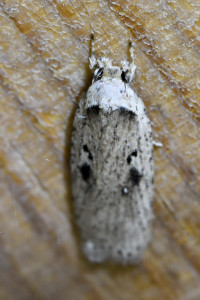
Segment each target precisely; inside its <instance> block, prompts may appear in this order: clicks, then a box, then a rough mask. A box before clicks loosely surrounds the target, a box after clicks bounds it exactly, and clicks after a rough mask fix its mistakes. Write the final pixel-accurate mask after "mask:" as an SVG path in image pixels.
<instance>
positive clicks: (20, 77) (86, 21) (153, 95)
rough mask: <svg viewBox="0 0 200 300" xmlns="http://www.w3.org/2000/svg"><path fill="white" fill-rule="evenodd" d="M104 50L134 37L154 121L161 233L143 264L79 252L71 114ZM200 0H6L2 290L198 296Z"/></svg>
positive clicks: (128, 298) (1, 97)
mask: <svg viewBox="0 0 200 300" xmlns="http://www.w3.org/2000/svg"><path fill="white" fill-rule="evenodd" d="M92 30H93V31H94V32H95V37H96V53H97V54H98V55H99V56H100V55H104V56H108V57H110V58H112V59H113V61H114V62H115V63H116V64H118V63H120V61H121V60H124V59H126V58H127V56H128V40H129V39H130V38H131V39H132V41H133V45H134V52H135V64H136V65H137V70H136V77H135V80H134V82H133V83H132V87H133V88H134V89H135V91H136V92H137V93H138V95H139V96H140V97H141V98H142V99H143V101H144V103H145V105H146V108H147V111H148V115H149V117H150V119H151V121H152V126H153V134H154V140H155V141H156V142H159V143H162V144H163V146H162V147H155V151H154V158H155V197H154V211H155V220H154V230H153V240H152V243H151V245H150V247H149V248H148V250H147V251H146V253H145V256H144V259H143V261H142V262H141V263H140V264H139V265H137V266H126V267H123V266H118V265H110V264H109V263H105V264H102V265H93V264H91V263H89V262H88V261H87V260H86V259H85V258H84V257H83V255H82V253H81V250H80V242H79V238H78V233H77V229H76V227H75V225H74V216H73V209H72V198H71V191H70V177H69V149H70V136H71V128H72V120H73V116H74V112H75V109H76V103H77V102H78V101H79V99H80V95H81V93H82V92H83V91H84V90H86V89H87V87H88V86H89V84H90V82H91V77H92V73H91V71H90V70H89V67H88V56H89V51H90V33H91V31H92ZM199 36H200V4H199V0H160V1H153V0H116V1H109V0H108V1H106V0H103V1H100V0H99V1H95V0H94V1H92V0H90V1H82V0H80V1H78V0H71V1H68V0H52V1H50V0H49V1H48V0H46V1H45V0H41V1H38V0H36V1H31V0H22V1H14V0H1V2H0V166H1V169H0V247H1V248H0V299H1V300H4V299H6V300H10V299H11V300H13V299H15V300H18V299H20V300H27V299H48V300H49V299H50V300H51V299H59V300H60V299H67V300H79V299H80V300H86V299H87V300H93V299H95V300H112V299H115V300H157V299H162V300H174V299H176V300H199V299H200V176H199V172H200V129H199V125H200V115H199V111H200V40H199Z"/></svg>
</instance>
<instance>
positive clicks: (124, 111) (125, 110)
mask: <svg viewBox="0 0 200 300" xmlns="http://www.w3.org/2000/svg"><path fill="white" fill-rule="evenodd" d="M119 115H123V116H125V117H127V118H129V119H134V118H135V116H136V114H135V113H134V112H133V111H132V110H130V109H128V108H126V107H123V106H121V107H120V108H119Z"/></svg>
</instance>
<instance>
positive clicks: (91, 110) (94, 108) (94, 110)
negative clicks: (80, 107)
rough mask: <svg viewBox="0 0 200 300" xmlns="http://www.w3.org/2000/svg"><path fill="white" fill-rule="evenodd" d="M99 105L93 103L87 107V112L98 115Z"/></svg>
mask: <svg viewBox="0 0 200 300" xmlns="http://www.w3.org/2000/svg"><path fill="white" fill-rule="evenodd" d="M99 110H100V108H99V105H93V106H90V107H88V108H87V114H88V115H89V114H94V115H98V114H99Z"/></svg>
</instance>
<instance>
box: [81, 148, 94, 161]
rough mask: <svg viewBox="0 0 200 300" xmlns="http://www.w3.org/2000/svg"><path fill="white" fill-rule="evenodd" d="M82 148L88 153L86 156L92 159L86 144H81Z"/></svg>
mask: <svg viewBox="0 0 200 300" xmlns="http://www.w3.org/2000/svg"><path fill="white" fill-rule="evenodd" d="M83 150H84V151H85V152H87V153H88V158H89V159H90V160H93V156H92V153H91V152H90V150H89V149H88V146H87V145H83Z"/></svg>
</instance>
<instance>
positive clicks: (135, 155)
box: [127, 150, 137, 165]
mask: <svg viewBox="0 0 200 300" xmlns="http://www.w3.org/2000/svg"><path fill="white" fill-rule="evenodd" d="M131 156H134V157H137V150H134V151H133V152H132V153H131V154H130V155H129V156H128V157H127V163H128V164H129V165H130V163H131Z"/></svg>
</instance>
